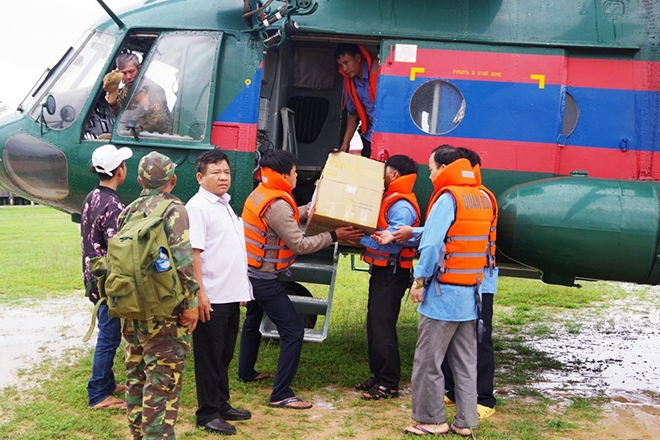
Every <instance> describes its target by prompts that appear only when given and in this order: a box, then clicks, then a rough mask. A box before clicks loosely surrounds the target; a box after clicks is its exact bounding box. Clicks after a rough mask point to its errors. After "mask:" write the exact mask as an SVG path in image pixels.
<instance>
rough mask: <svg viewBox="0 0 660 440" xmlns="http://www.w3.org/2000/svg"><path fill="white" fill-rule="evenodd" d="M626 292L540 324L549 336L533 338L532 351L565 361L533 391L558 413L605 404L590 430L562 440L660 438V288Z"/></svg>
mask: <svg viewBox="0 0 660 440" xmlns="http://www.w3.org/2000/svg"><path fill="white" fill-rule="evenodd" d="M621 286H622V287H623V289H624V290H625V291H626V293H627V295H626V296H625V297H624V298H623V299H619V300H613V301H608V302H607V303H606V304H601V305H598V306H595V307H592V308H582V309H577V310H572V311H563V312H562V313H561V316H556V317H555V318H556V319H553V320H552V322H543V323H542V324H539V325H542V326H546V327H548V328H549V330H550V334H549V335H548V334H544V335H543V336H539V337H533V336H532V337H529V339H528V342H529V343H530V345H531V347H532V348H533V349H535V350H539V351H541V352H543V353H545V354H546V355H547V356H548V357H549V358H551V359H553V360H556V361H558V362H560V363H561V368H556V369H548V370H545V371H544V372H542V373H541V374H540V377H539V378H538V380H537V381H535V382H534V383H533V384H530V386H531V387H532V388H533V389H535V390H538V391H539V392H540V393H541V395H543V396H544V397H546V398H549V399H551V400H552V401H553V402H554V403H555V404H556V405H557V406H558V407H560V408H561V407H567V406H569V405H570V404H571V402H572V401H574V400H573V399H575V398H576V397H583V398H594V397H601V398H603V399H604V400H605V403H603V404H602V405H600V409H601V411H602V412H601V414H600V417H598V420H597V421H596V422H595V423H593V424H588V425H584V427H585V428H586V429H585V430H584V431H585V432H582V430H571V431H570V435H569V436H562V435H560V436H558V437H557V438H572V439H573V438H574V439H593V438H606V439H625V440H636V439H644V440H646V439H649V440H650V439H658V438H660V350H659V349H658V347H660V288H657V287H654V288H649V287H644V286H636V285H631V284H622V285H621ZM532 333H533V332H532ZM544 333H545V332H544Z"/></svg>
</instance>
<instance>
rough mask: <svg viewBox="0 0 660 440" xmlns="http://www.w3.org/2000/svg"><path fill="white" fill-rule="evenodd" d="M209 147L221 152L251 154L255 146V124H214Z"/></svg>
mask: <svg viewBox="0 0 660 440" xmlns="http://www.w3.org/2000/svg"><path fill="white" fill-rule="evenodd" d="M211 145H214V146H216V147H218V148H220V149H221V150H229V151H246V152H253V151H254V150H255V149H256V145H257V124H241V123H238V122H214V123H213V127H212V128H211Z"/></svg>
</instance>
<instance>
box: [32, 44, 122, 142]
mask: <svg viewBox="0 0 660 440" xmlns="http://www.w3.org/2000/svg"><path fill="white" fill-rule="evenodd" d="M114 44H115V37H113V36H112V35H109V34H105V33H102V32H95V33H94V34H93V35H92V36H91V37H90V39H89V40H87V43H85V45H84V46H83V48H82V49H81V50H80V52H78V54H77V55H76V56H75V57H74V58H73V60H72V61H71V62H70V63H69V65H68V66H67V67H66V68H65V69H64V72H62V74H61V75H60V77H59V78H57V80H55V82H54V83H53V85H52V86H51V88H50V89H49V90H48V92H47V93H45V94H44V96H47V95H52V96H53V98H55V112H54V114H52V115H51V114H49V113H48V112H46V111H44V112H43V117H44V120H45V122H46V124H47V125H48V127H49V128H51V129H55V130H61V129H64V128H67V127H68V126H70V125H71V124H73V122H74V121H75V120H76V119H77V117H78V115H79V114H80V110H81V109H82V108H83V106H84V105H85V103H86V102H87V99H88V97H89V94H90V92H91V91H92V87H93V86H94V84H95V83H96V81H97V80H98V78H99V75H100V73H101V70H102V69H103V66H104V65H105V64H106V62H107V60H108V56H109V55H110V52H111V50H112V47H113V46H114ZM44 100H45V98H44ZM41 114H42V109H41V106H40V105H37V106H35V107H34V108H33V109H32V111H31V112H30V116H31V117H32V118H34V119H37V120H38V119H39V118H40V117H41Z"/></svg>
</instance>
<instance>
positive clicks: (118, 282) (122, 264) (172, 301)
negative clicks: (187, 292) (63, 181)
mask: <svg viewBox="0 0 660 440" xmlns="http://www.w3.org/2000/svg"><path fill="white" fill-rule="evenodd" d="M172 203H177V202H174V201H173V200H163V201H162V202H160V203H159V204H158V205H157V206H156V208H155V209H154V210H153V211H152V212H151V213H149V215H145V214H143V213H142V214H134V215H133V217H132V218H131V219H130V221H128V222H126V223H125V224H124V226H123V227H122V228H121V230H119V231H118V232H117V234H116V235H115V236H113V237H112V238H110V239H109V240H108V254H107V255H106V256H105V257H97V258H94V259H92V261H91V262H90V265H89V268H90V271H91V273H92V275H94V276H95V277H96V279H97V286H98V290H99V295H100V297H101V299H100V300H99V301H98V303H97V306H96V309H98V307H99V305H100V304H102V303H103V301H106V302H107V304H108V314H109V315H110V316H115V317H118V318H124V319H131V320H138V321H149V320H151V319H154V320H160V319H162V318H165V317H168V316H171V315H172V312H173V311H174V308H175V307H176V306H178V305H179V304H180V303H181V302H182V301H183V299H184V297H183V288H182V286H181V281H180V280H179V277H178V275H177V271H176V267H175V266H174V262H173V261H172V253H171V251H170V247H169V244H168V242H167V235H165V230H164V229H163V214H164V213H165V211H166V210H167V208H168V207H169V206H170V204H172ZM162 254H165V255H166V257H167V259H169V264H168V262H167V260H164V259H163V258H162V256H163V255H162ZM96 309H95V311H94V317H95V316H96ZM93 326H94V322H92V328H91V330H92V331H93V329H94V327H93ZM90 335H91V332H90Z"/></svg>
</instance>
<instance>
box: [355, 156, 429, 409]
mask: <svg viewBox="0 0 660 440" xmlns="http://www.w3.org/2000/svg"><path fill="white" fill-rule="evenodd" d="M417 168H418V167H417V164H416V163H415V161H414V160H412V159H411V158H409V157H408V156H404V155H396V156H392V157H390V158H389V159H388V160H387V162H385V194H384V195H383V202H382V203H381V207H380V214H379V216H378V225H377V226H378V228H380V229H387V230H390V231H395V230H396V229H395V228H396V227H397V226H413V225H414V226H417V225H418V224H419V220H420V212H419V205H418V204H417V199H416V198H415V195H414V194H413V186H414V184H415V179H416V178H417ZM360 244H362V245H363V246H364V247H365V250H364V253H363V259H364V260H365V261H366V262H367V263H369V266H370V268H369V271H370V273H371V277H370V278H369V302H368V304H367V345H368V350H369V368H370V370H371V374H372V377H371V378H369V379H367V380H366V381H364V382H360V383H358V384H357V385H355V388H357V389H358V390H361V391H365V393H364V394H363V395H362V397H363V398H365V399H368V400H379V399H387V398H390V397H398V395H399V380H400V376H401V363H400V359H399V340H398V337H397V332H396V323H397V320H398V318H399V311H400V310H401V299H402V298H403V295H404V293H405V291H406V289H407V288H408V286H409V285H410V270H411V269H412V260H413V258H414V256H415V249H411V248H409V247H404V246H403V245H402V244H399V243H391V244H388V245H384V246H381V245H379V244H378V243H376V242H375V241H374V240H373V239H372V238H371V237H370V236H368V235H365V236H364V237H362V239H361V240H360Z"/></svg>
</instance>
